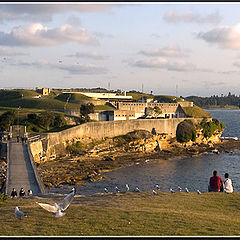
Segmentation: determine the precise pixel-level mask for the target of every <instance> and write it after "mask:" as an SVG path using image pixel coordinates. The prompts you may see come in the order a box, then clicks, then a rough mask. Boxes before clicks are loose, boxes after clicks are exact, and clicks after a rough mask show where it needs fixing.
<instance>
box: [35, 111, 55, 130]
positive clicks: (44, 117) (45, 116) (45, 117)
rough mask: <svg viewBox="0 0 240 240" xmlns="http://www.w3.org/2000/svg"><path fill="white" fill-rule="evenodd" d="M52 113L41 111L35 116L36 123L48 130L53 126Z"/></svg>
mask: <svg viewBox="0 0 240 240" xmlns="http://www.w3.org/2000/svg"><path fill="white" fill-rule="evenodd" d="M54 119H55V117H54V114H53V113H52V112H49V111H45V112H42V113H41V114H40V115H39V116H38V118H37V124H38V125H40V126H41V127H43V128H45V129H47V130H49V129H50V126H54Z"/></svg>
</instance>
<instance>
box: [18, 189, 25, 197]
mask: <svg viewBox="0 0 240 240" xmlns="http://www.w3.org/2000/svg"><path fill="white" fill-rule="evenodd" d="M25 195H26V193H25V191H24V190H23V189H21V190H20V192H19V197H23V196H25Z"/></svg>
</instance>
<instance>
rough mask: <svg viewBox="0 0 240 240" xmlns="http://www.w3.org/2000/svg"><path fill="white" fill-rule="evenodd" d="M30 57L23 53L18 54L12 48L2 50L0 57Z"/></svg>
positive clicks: (0, 49)
mask: <svg viewBox="0 0 240 240" xmlns="http://www.w3.org/2000/svg"><path fill="white" fill-rule="evenodd" d="M23 55H28V54H26V53H23V52H17V51H15V50H13V49H12V48H0V56H23Z"/></svg>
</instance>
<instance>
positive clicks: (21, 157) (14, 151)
mask: <svg viewBox="0 0 240 240" xmlns="http://www.w3.org/2000/svg"><path fill="white" fill-rule="evenodd" d="M21 187H23V189H24V190H25V192H26V194H27V190H28V189H31V190H32V191H33V195H36V194H38V193H40V188H39V186H38V183H37V181H36V177H35V174H34V171H33V168H32V165H31V163H30V159H29V155H28V152H27V146H26V145H25V144H23V143H19V142H9V178H8V186H7V195H10V194H11V191H12V189H13V188H15V189H16V190H17V193H18V194H19V191H20V188H21Z"/></svg>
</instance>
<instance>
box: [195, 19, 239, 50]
mask: <svg viewBox="0 0 240 240" xmlns="http://www.w3.org/2000/svg"><path fill="white" fill-rule="evenodd" d="M197 37H198V38H200V39H203V40H205V41H206V42H208V43H213V44H214V43H215V44H218V45H219V46H220V47H223V48H228V49H233V50H239V49H240V23H238V24H236V25H233V26H231V27H229V26H218V27H216V28H213V29H212V30H210V31H208V32H199V33H198V34H197Z"/></svg>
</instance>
